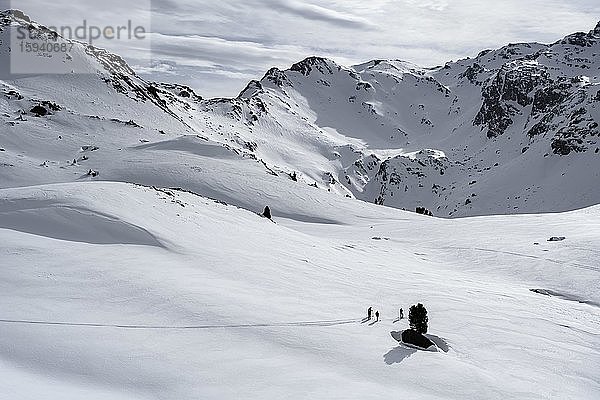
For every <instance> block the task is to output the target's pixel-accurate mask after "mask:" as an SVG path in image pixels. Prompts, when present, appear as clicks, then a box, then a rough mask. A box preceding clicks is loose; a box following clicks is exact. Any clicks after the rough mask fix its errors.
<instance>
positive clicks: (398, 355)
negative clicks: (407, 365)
mask: <svg viewBox="0 0 600 400" xmlns="http://www.w3.org/2000/svg"><path fill="white" fill-rule="evenodd" d="M417 351H418V350H417V349H412V348H410V347H406V346H402V345H400V346H398V347H395V348H393V349H392V350H390V351H388V352H387V353H386V354H385V355H384V356H383V361H385V363H386V364H387V365H393V364H399V363H401V362H402V361H404V360H406V359H407V358H408V357H410V356H412V355H413V354H415V353H416V352H417Z"/></svg>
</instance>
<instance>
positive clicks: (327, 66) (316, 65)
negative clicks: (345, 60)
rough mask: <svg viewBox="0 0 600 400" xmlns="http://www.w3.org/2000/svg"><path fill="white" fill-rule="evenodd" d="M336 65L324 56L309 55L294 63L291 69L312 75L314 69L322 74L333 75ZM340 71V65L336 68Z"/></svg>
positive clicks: (305, 74)
mask: <svg viewBox="0 0 600 400" xmlns="http://www.w3.org/2000/svg"><path fill="white" fill-rule="evenodd" d="M333 66H334V65H333V63H332V62H331V61H328V60H326V59H324V58H322V57H308V58H306V59H304V60H302V61H300V62H299V63H296V64H294V65H292V67H291V68H290V71H295V72H300V73H301V74H302V75H304V76H308V75H310V73H311V72H312V71H313V69H315V70H317V71H319V72H320V73H321V74H329V75H332V74H333V71H334V69H333V68H332V67H333ZM336 69H337V70H338V71H339V70H340V67H337V68H336Z"/></svg>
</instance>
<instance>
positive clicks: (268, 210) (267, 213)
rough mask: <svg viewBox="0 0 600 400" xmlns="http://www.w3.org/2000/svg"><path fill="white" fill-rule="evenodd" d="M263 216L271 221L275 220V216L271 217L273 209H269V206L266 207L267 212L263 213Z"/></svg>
mask: <svg viewBox="0 0 600 400" xmlns="http://www.w3.org/2000/svg"><path fill="white" fill-rule="evenodd" d="M263 216H264V217H265V218H269V219H271V218H273V216H272V215H271V209H270V208H269V206H266V207H265V211H264V212H263Z"/></svg>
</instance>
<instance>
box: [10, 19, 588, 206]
mask: <svg viewBox="0 0 600 400" xmlns="http://www.w3.org/2000/svg"><path fill="white" fill-rule="evenodd" d="M1 18H2V35H3V38H2V45H1V46H0V52H1V53H2V63H3V64H2V65H5V66H6V65H7V62H8V61H7V59H8V56H9V52H10V48H9V44H10V42H9V37H10V35H11V32H12V33H14V30H15V29H17V27H19V26H26V27H28V29H34V30H39V31H42V32H45V31H44V30H45V28H44V27H43V26H41V25H39V24H37V23H35V22H31V21H30V20H29V18H28V17H26V16H25V15H24V14H22V13H15V12H4V13H3V14H2V17H1ZM45 34H52V33H51V32H46V33H45ZM58 40H59V41H63V39H62V38H58ZM599 54H600V25H599V26H597V27H596V29H594V30H593V31H591V32H589V33H587V34H583V33H578V34H574V35H570V36H567V37H566V38H565V39H563V40H561V41H559V42H557V43H554V44H551V45H542V44H513V45H508V46H506V47H504V48H502V49H499V50H494V51H484V52H482V53H480V54H479V55H478V56H477V57H475V58H473V59H466V60H460V61H457V62H451V63H448V64H446V65H445V66H443V67H437V68H420V67H417V66H415V65H412V64H409V63H406V62H402V61H393V60H378V61H371V62H368V63H365V64H361V65H355V66H352V67H342V66H339V65H337V64H336V63H334V62H333V61H331V60H327V59H322V58H316V57H311V58H308V59H306V60H303V61H301V62H299V63H297V64H295V65H293V66H292V67H291V68H290V69H288V70H285V71H281V70H278V69H275V68H274V69H271V70H270V71H268V72H267V73H266V75H265V76H264V78H263V79H261V80H260V81H253V82H250V83H249V84H248V86H247V88H246V89H244V90H243V91H242V93H241V94H240V95H239V96H238V97H237V98H235V99H207V100H204V99H202V97H201V96H199V95H197V94H196V93H194V91H193V90H192V89H191V88H188V87H185V86H181V85H174V84H161V83H151V82H146V81H144V80H143V79H141V78H140V77H138V76H137V75H136V74H135V73H134V72H133V71H132V70H131V69H130V68H129V66H127V64H126V63H125V62H124V61H123V60H122V59H121V58H120V57H118V56H116V55H113V54H110V53H108V52H106V51H104V50H100V49H97V48H94V47H92V46H89V45H84V44H79V43H76V44H75V46H74V48H73V50H72V51H71V52H70V53H69V54H66V55H65V59H64V60H61V63H62V64H64V68H65V69H66V70H68V71H72V73H67V74H58V75H47V74H42V75H33V74H29V75H19V76H15V75H9V76H5V77H4V78H5V79H3V80H2V82H1V83H2V88H1V89H0V90H2V93H3V98H2V102H1V103H0V107H1V109H0V110H1V112H2V118H3V124H4V128H3V131H4V134H3V135H2V137H0V146H1V147H2V149H3V150H4V151H3V152H2V157H3V164H2V165H3V167H2V168H0V181H1V182H3V186H14V185H27V184H39V183H48V182H65V181H72V180H74V179H80V178H81V177H82V176H83V175H85V174H86V173H87V172H89V170H93V171H97V172H99V173H100V174H101V177H102V179H109V180H120V181H123V180H125V181H138V180H140V179H141V177H140V175H144V176H145V177H148V174H145V171H140V169H144V170H145V169H146V168H147V167H146V166H145V163H144V162H138V161H140V160H141V159H144V160H147V162H149V163H151V164H152V166H156V165H157V164H162V165H164V164H165V163H169V160H170V161H172V164H173V165H175V166H176V167H178V168H181V165H182V163H188V164H189V165H190V168H191V169H192V171H194V169H193V168H196V170H197V169H201V167H202V161H201V160H198V159H197V158H199V157H201V156H206V154H205V153H206V151H208V153H209V156H212V153H213V151H217V153H219V156H217V157H216V158H217V159H219V158H221V157H220V154H221V152H223V151H224V152H225V153H228V154H229V156H231V157H237V158H241V159H244V160H245V161H249V160H255V162H254V164H257V165H253V168H255V169H257V171H258V170H260V172H259V173H260V174H262V173H268V174H271V175H272V176H277V177H278V178H279V179H278V181H281V182H282V181H284V180H287V182H286V184H288V185H297V184H298V183H297V182H295V181H298V182H299V183H302V184H305V185H313V186H316V187H317V188H320V189H321V190H327V191H330V192H333V193H335V194H339V195H342V196H350V197H356V198H358V199H361V200H365V201H368V202H375V203H378V204H384V205H387V206H392V207H396V208H404V209H407V210H412V211H414V210H415V208H416V207H425V208H427V209H429V210H431V211H432V212H433V213H434V214H435V215H437V216H442V217H449V216H466V215H485V214H498V213H524V212H549V211H563V210H570V209H576V208H581V207H585V206H589V205H593V204H597V203H598V202H600V188H599V187H598V185H597V184H594V183H595V182H598V179H599V170H600V169H599V168H598V166H599V165H600V149H599V147H600V144H599V143H598V136H599V130H598V122H597V121H599V120H600V114H599V112H600V111H598V105H599V104H600V103H599V101H600V95H599V91H600V85H599V82H600V81H599V74H598V71H599V69H600V59H599V57H600V56H599ZM40 62H41V63H43V62H56V60H55V59H54V61H47V60H46V59H40ZM3 70H4V71H7V70H8V69H7V68H3ZM38 105H39V106H42V107H43V108H42V109H45V110H46V111H47V112H48V113H47V114H46V115H42V116H39V115H38V114H36V113H35V112H33V111H32V110H33V109H34V107H35V106H38ZM59 136H60V138H59ZM215 146H216V147H215ZM96 147H97V148H98V149H96V150H95V151H93V152H92V151H90V149H94V148H96ZM217 148H219V149H220V150H218V149H217ZM207 149H210V150H207ZM223 149H224V150H223ZM159 152H160V156H157V153H159ZM182 153H185V156H184V155H182ZM167 154H168V156H167ZM182 157H183V158H184V159H185V160H184V159H182ZM225 158H228V157H225ZM67 160H69V162H67ZM74 160H75V161H77V162H76V163H73V161H74ZM142 165H144V166H142ZM243 168H244V169H245V168H246V167H243ZM179 172H181V171H179ZM196 172H197V171H196ZM172 173H173V172H172V169H170V168H163V170H160V169H159V168H157V170H156V171H154V172H153V174H152V175H151V179H141V180H142V181H143V182H142V183H147V184H161V183H172V184H173V185H177V186H181V185H184V183H185V185H184V186H186V187H185V188H186V189H190V190H198V189H200V188H199V186H203V185H204V183H205V182H206V179H214V178H211V177H208V176H204V177H202V178H198V179H196V178H194V177H191V180H192V182H187V183H186V182H181V180H180V177H179V176H178V177H172V176H171V175H172ZM165 175H167V176H166V177H165ZM186 175H187V174H186ZM192 175H193V174H192ZM206 175H208V173H207V174H206ZM221 184H222V185H227V184H228V183H221ZM282 184H283V183H282ZM250 185H251V184H250ZM223 192H225V193H223V194H222V196H224V197H228V196H227V193H231V192H235V190H234V189H233V188H229V189H227V188H225V189H224V190H223ZM201 193H206V194H209V193H208V192H206V191H205V190H203V191H201ZM239 205H242V206H244V205H245V203H239Z"/></svg>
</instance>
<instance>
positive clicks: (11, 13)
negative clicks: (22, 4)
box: [0, 9, 31, 22]
mask: <svg viewBox="0 0 600 400" xmlns="http://www.w3.org/2000/svg"><path fill="white" fill-rule="evenodd" d="M0 18H3V19H11V20H22V21H25V22H31V18H29V16H28V15H27V14H25V13H24V12H23V11H21V10H16V9H9V10H4V11H0Z"/></svg>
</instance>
